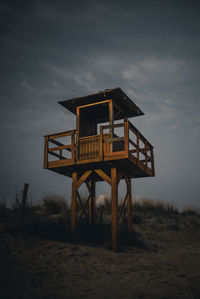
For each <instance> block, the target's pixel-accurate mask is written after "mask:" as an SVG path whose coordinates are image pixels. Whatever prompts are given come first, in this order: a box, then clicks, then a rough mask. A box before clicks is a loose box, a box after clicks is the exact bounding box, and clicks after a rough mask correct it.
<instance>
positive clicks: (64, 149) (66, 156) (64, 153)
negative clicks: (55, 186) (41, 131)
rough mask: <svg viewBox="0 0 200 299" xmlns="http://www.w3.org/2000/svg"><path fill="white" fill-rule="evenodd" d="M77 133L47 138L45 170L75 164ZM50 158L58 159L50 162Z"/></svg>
mask: <svg viewBox="0 0 200 299" xmlns="http://www.w3.org/2000/svg"><path fill="white" fill-rule="evenodd" d="M75 132H76V131H75V130H72V131H67V132H61V133H56V134H51V135H46V136H45V143H44V168H48V167H56V166H60V165H70V164H74V163H75ZM67 137H68V139H69V140H67ZM57 139H59V141H58V140H57ZM65 139H66V140H65ZM55 145H56V146H55ZM50 156H53V157H56V158H57V159H56V160H55V159H54V160H53V161H50Z"/></svg>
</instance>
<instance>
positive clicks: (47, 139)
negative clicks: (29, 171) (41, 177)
mask: <svg viewBox="0 0 200 299" xmlns="http://www.w3.org/2000/svg"><path fill="white" fill-rule="evenodd" d="M48 146H49V138H48V136H45V137H44V168H48Z"/></svg>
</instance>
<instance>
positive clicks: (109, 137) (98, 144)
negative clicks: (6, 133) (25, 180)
mask: <svg viewBox="0 0 200 299" xmlns="http://www.w3.org/2000/svg"><path fill="white" fill-rule="evenodd" d="M118 128H119V129H120V128H121V129H120V130H121V131H120V136H122V137H119V136H118V133H117V132H116V129H118ZM106 130H107V132H105V131H106ZM75 135H76V130H72V131H67V132H62V133H57V134H52V135H47V136H45V149H44V168H48V167H56V166H64V165H72V164H75V163H88V162H90V161H92V160H93V162H95V161H104V160H112V158H114V157H115V159H118V158H119V159H123V158H129V159H131V160H133V162H134V163H135V164H136V165H138V167H140V168H142V169H143V170H144V171H146V172H148V173H149V174H151V175H154V156H153V146H152V145H151V144H150V143H149V142H148V140H147V139H146V138H145V137H144V136H143V135H142V134H141V133H140V132H139V131H138V129H137V128H135V127H134V126H133V125H132V124H131V123H130V122H129V121H124V122H123V123H118V124H113V125H103V126H100V134H99V135H92V136H87V137H81V138H76V140H77V142H75ZM66 137H68V139H69V141H68V142H67V141H66V140H65V138H66ZM57 139H59V141H58V140H57ZM61 139H62V140H63V139H64V141H61ZM50 156H51V157H52V156H53V157H55V158H56V160H55V159H54V160H50Z"/></svg>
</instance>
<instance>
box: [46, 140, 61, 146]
mask: <svg viewBox="0 0 200 299" xmlns="http://www.w3.org/2000/svg"><path fill="white" fill-rule="evenodd" d="M49 142H51V143H53V144H55V145H58V146H64V144H63V143H61V142H59V141H57V140H54V139H51V140H49Z"/></svg>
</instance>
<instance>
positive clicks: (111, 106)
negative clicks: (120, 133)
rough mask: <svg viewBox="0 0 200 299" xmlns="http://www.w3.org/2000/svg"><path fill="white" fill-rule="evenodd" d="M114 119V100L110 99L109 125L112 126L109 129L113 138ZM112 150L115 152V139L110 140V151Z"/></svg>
mask: <svg viewBox="0 0 200 299" xmlns="http://www.w3.org/2000/svg"><path fill="white" fill-rule="evenodd" d="M113 121H114V111H113V101H112V100H110V101H109V125H111V126H112V127H111V128H110V129H109V135H110V138H111V140H112V138H113V131H114V129H113ZM112 152H113V141H111V142H110V153H112Z"/></svg>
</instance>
